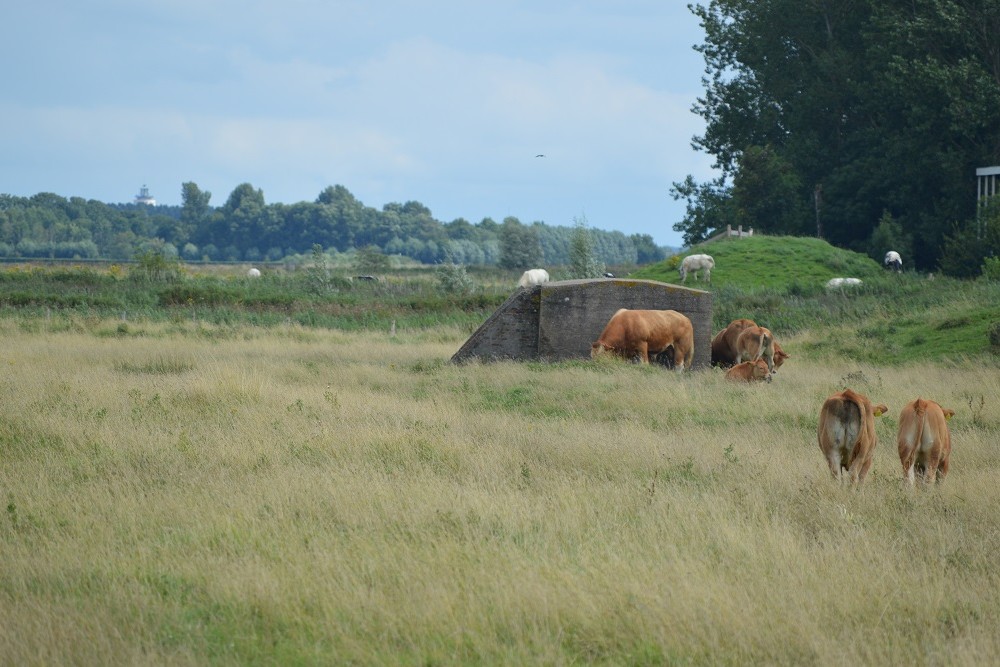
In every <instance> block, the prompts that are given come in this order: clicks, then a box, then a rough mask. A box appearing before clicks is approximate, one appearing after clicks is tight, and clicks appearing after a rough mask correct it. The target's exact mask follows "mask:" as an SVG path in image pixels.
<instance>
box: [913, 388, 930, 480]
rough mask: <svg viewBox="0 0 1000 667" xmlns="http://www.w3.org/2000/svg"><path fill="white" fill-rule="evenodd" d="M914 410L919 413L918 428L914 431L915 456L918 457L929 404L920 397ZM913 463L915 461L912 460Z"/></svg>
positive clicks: (914, 404) (914, 405)
mask: <svg viewBox="0 0 1000 667" xmlns="http://www.w3.org/2000/svg"><path fill="white" fill-rule="evenodd" d="M913 412H914V413H915V414H916V415H917V430H916V431H915V432H914V433H913V458H914V460H915V459H916V456H917V454H916V452H917V450H918V449H920V441H921V440H923V438H924V424H926V423H927V404H926V403H924V402H923V401H922V400H920V398H917V400H916V401H914V403H913ZM910 465H913V462H912V461H911V462H910Z"/></svg>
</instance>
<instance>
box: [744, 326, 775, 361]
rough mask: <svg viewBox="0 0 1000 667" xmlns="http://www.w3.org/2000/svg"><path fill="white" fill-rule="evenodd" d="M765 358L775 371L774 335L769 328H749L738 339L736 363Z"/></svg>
mask: <svg viewBox="0 0 1000 667" xmlns="http://www.w3.org/2000/svg"><path fill="white" fill-rule="evenodd" d="M760 358H763V359H764V361H766V362H767V370H769V371H772V372H773V371H774V334H773V333H771V330H770V329H768V328H767V327H761V326H752V327H747V328H746V329H744V330H743V331H741V332H740V335H739V336H737V337H736V363H738V364H739V363H742V362H743V361H744V360H747V359H749V360H753V359H760Z"/></svg>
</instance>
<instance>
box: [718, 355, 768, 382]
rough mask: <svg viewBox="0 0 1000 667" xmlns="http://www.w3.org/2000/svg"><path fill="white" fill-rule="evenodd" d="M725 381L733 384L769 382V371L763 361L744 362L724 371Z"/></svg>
mask: <svg viewBox="0 0 1000 667" xmlns="http://www.w3.org/2000/svg"><path fill="white" fill-rule="evenodd" d="M726 379H727V380H731V381H733V382H770V381H771V371H769V370H768V369H767V362H766V361H764V360H763V359H755V360H754V361H744V362H743V363H741V364H736V365H735V366H733V367H732V368H730V369H729V370H728V371H726Z"/></svg>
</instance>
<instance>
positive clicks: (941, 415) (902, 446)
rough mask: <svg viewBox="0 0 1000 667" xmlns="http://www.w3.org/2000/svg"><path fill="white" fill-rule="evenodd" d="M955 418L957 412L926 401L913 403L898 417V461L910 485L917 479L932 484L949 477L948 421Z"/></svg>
mask: <svg viewBox="0 0 1000 667" xmlns="http://www.w3.org/2000/svg"><path fill="white" fill-rule="evenodd" d="M954 416H955V411H954V410H949V409H948V408H942V407H941V406H940V405H939V404H937V403H935V402H934V401H928V400H926V399H923V398H917V399H914V400H912V401H910V402H909V403H907V404H906V407H904V408H903V411H902V412H900V413H899V438H898V443H899V461H900V463H902V464H903V475H904V476H905V477H906V479H907V481H909V482H910V484H911V485H913V483H914V482H915V481H916V478H917V476H918V475H919V476H920V477H921V478H923V480H924V481H926V482H927V483H928V484H933V483H934V482H935V481H941V480H942V479H944V476H945V475H947V474H948V457H949V456H950V455H951V434H950V433H949V432H948V420H949V419H951V418H952V417H954Z"/></svg>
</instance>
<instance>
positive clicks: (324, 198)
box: [0, 182, 666, 269]
mask: <svg viewBox="0 0 1000 667" xmlns="http://www.w3.org/2000/svg"><path fill="white" fill-rule="evenodd" d="M181 196H182V202H183V203H182V205H181V206H180V207H177V206H155V207H153V206H145V205H135V204H128V205H110V204H104V203H101V202H98V201H94V200H84V199H82V198H79V197H71V198H69V199H67V198H64V197H61V196H59V195H56V194H52V193H40V194H37V195H35V196H33V197H14V196H11V195H0V257H56V258H70V259H72V258H80V259H97V258H100V259H111V260H127V259H133V258H135V257H136V256H137V255H140V254H142V253H144V252H149V251H154V252H159V253H161V254H164V255H165V256H167V257H179V258H181V259H184V260H187V261H199V260H206V261H250V262H260V261H274V260H280V259H283V258H285V257H289V256H293V255H302V254H308V253H310V252H311V249H312V247H313V246H315V245H319V246H321V247H323V248H324V249H327V250H331V251H337V252H341V253H344V252H353V251H354V250H358V249H362V248H369V249H373V250H375V251H378V252H380V253H382V254H385V255H401V256H405V257H410V258H412V259H414V260H416V261H418V262H422V263H425V264H437V263H439V262H442V261H449V262H454V263H457V264H466V265H483V266H489V265H497V264H500V265H502V266H505V267H509V268H521V269H524V268H530V267H534V266H539V265H547V266H554V265H566V264H569V263H570V259H571V257H570V248H571V245H572V239H573V233H574V232H573V228H572V227H570V226H549V225H546V224H544V223H542V222H535V223H532V224H530V225H525V224H522V223H521V221H520V220H518V219H517V218H515V217H507V218H505V219H504V220H503V222H502V223H497V222H495V221H494V220H492V219H490V218H484V219H483V220H482V221H480V222H479V223H478V224H472V223H470V222H469V221H467V220H465V219H463V218H457V219H455V220H452V221H451V222H447V223H445V222H441V221H439V220H436V219H435V218H434V217H433V216H432V215H431V211H430V210H429V209H428V208H427V207H426V206H424V205H423V204H421V203H419V202H416V201H409V202H406V203H405V204H398V203H389V204H386V205H385V206H383V207H382V209H381V210H378V209H375V208H371V207H368V206H365V205H364V204H362V203H361V202H360V201H358V200H357V199H356V198H355V197H354V196H353V195H352V194H351V193H350V192H349V191H348V190H347V188H345V187H343V186H340V185H338V186H335V187H328V188H326V189H325V190H323V191H322V192H321V193H320V194H319V196H318V197H317V198H316V201H314V202H299V203H297V204H280V203H278V204H268V203H266V202H265V200H264V193H263V192H262V191H261V190H260V189H257V188H254V187H253V186H252V185H250V184H249V183H243V184H241V185H239V186H238V187H237V188H236V189H235V190H233V192H232V193H231V194H230V195H229V197H228V199H227V200H226V201H225V203H224V204H223V205H222V206H220V207H218V208H215V207H212V206H211V205H210V201H211V196H212V195H211V193H210V192H206V191H203V190H201V189H200V188H199V187H198V186H197V184H195V183H191V182H188V183H184V184H183V185H182V187H181ZM592 237H593V241H594V252H595V253H596V255H597V256H598V257H600V259H601V260H602V261H604V262H605V263H608V264H615V265H622V264H629V265H634V264H637V263H648V262H655V261H658V260H660V259H662V258H663V257H664V256H665V254H666V250H665V249H664V248H661V247H659V246H657V245H656V244H655V243H654V241H653V239H652V237H651V236H649V235H648V234H633V235H631V236H626V235H625V234H623V233H622V232H617V231H612V232H608V231H602V230H596V229H595V230H592Z"/></svg>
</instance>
